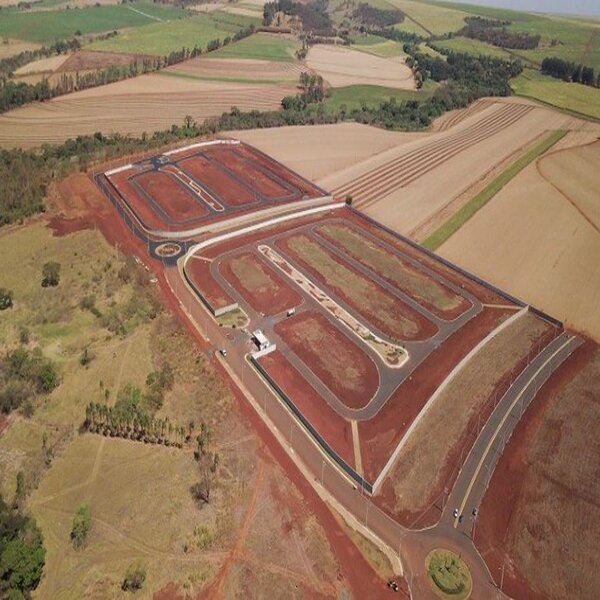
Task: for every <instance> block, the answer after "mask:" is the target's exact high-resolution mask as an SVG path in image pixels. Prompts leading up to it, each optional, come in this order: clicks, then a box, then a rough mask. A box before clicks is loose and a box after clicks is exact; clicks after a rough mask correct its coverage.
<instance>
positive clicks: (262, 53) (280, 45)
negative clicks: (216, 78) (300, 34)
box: [210, 33, 298, 62]
mask: <svg viewBox="0 0 600 600" xmlns="http://www.w3.org/2000/svg"><path fill="white" fill-rule="evenodd" d="M297 48H298V43H297V42H296V41H295V40H293V39H290V38H287V37H283V36H279V35H274V34H269V33H255V34H254V35H251V36H250V37H247V38H244V39H243V40H240V41H239V42H234V43H232V44H229V45H228V46H225V47H223V48H220V49H219V50H217V51H215V52H211V53H210V58H211V59H212V58H239V59H256V60H272V61H279V62H295V61H296V58H295V56H294V52H295V51H296V50H297Z"/></svg>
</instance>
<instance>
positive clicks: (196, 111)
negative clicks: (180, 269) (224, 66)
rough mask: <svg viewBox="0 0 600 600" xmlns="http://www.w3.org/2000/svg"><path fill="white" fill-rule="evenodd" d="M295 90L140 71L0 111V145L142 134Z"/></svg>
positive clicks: (266, 104) (259, 106)
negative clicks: (125, 77) (94, 136)
mask: <svg viewBox="0 0 600 600" xmlns="http://www.w3.org/2000/svg"><path fill="white" fill-rule="evenodd" d="M295 92H296V87H295V86H292V85H280V84H268V83H267V84H248V83H235V82H225V81H201V80H195V79H188V78H180V77H168V76H164V75H161V74H160V73H153V74H150V75H142V76H140V77H136V78H134V79H126V80H124V81H119V82H117V83H112V84H109V85H105V86H102V87H98V88H93V89H88V90H83V91H81V92H74V93H72V94H68V95H66V96H59V97H57V98H53V99H52V100H50V101H48V102H44V103H34V104H29V105H27V106H24V107H22V108H18V109H15V110H11V111H9V112H6V113H4V114H2V115H0V147H15V146H17V147H22V148H32V147H36V146H41V145H42V144H44V143H62V142H64V141H65V140H66V139H68V138H70V137H71V138H75V137H77V136H78V135H84V134H93V133H95V132H96V131H102V132H103V133H105V134H108V133H115V132H118V133H122V134H127V133H129V134H132V135H141V134H142V133H143V132H153V131H156V130H161V129H168V128H170V127H171V125H173V123H180V124H182V123H183V120H184V118H185V117H186V115H191V116H192V117H193V118H194V119H196V120H198V121H202V120H204V119H206V118H208V117H215V116H220V115H221V114H223V112H226V111H229V110H230V109H231V107H232V106H237V107H238V108H239V109H240V110H276V109H278V108H279V107H280V106H281V99H282V98H283V97H284V96H286V95H289V94H294V93H295ZM107 106H110V110H107V109H106V107H107Z"/></svg>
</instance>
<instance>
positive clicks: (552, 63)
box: [542, 58, 600, 87]
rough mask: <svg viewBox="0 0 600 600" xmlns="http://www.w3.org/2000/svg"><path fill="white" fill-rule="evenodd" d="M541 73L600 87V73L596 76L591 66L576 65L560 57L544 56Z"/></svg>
mask: <svg viewBox="0 0 600 600" xmlns="http://www.w3.org/2000/svg"><path fill="white" fill-rule="evenodd" d="M542 73H543V74H544V75H550V77H554V78H556V79H562V80H563V81H572V82H574V83H582V84H583V85H592V86H596V87H600V73H598V76H597V77H596V76H595V75H594V69H593V68H592V67H588V66H586V65H576V64H575V63H573V62H569V61H567V60H562V59H560V58H545V59H544V60H543V61H542Z"/></svg>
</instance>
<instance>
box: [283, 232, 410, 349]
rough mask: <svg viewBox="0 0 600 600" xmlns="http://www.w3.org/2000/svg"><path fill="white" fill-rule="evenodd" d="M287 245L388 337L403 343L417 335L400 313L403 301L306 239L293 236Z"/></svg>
mask: <svg viewBox="0 0 600 600" xmlns="http://www.w3.org/2000/svg"><path fill="white" fill-rule="evenodd" d="M287 244H288V246H289V248H290V250H291V251H292V252H294V253H295V254H296V255H297V256H298V257H299V258H300V260H302V261H304V262H306V263H307V264H308V265H309V266H310V267H312V268H313V269H314V270H315V271H316V272H317V273H319V274H320V275H321V276H322V277H323V280H324V282H325V286H326V287H329V288H330V289H332V290H333V291H334V292H336V293H337V294H342V296H343V297H346V298H348V299H349V301H350V303H351V304H352V306H353V307H354V308H355V309H356V310H358V311H360V312H361V314H362V315H364V316H365V317H366V318H367V320H369V316H371V320H374V321H375V322H379V323H380V324H382V325H383V326H384V327H385V328H387V330H388V331H387V332H386V333H387V334H388V335H390V332H391V334H392V337H394V338H395V339H403V338H404V337H406V336H411V335H414V334H416V333H417V331H418V325H417V323H415V322H414V321H412V320H411V319H409V318H407V317H406V316H404V315H402V314H400V313H399V311H398V304H399V303H400V301H399V300H398V299H396V298H395V297H394V296H392V295H391V294H388V293H387V292H384V290H383V289H382V288H380V287H378V286H376V285H375V284H374V283H373V282H372V281H370V280H369V279H367V278H366V277H363V276H362V275H359V274H358V273H356V272H355V271H353V270H351V269H350V268H348V267H346V266H345V265H344V264H342V263H341V262H338V260H336V259H334V258H333V256H332V255H331V254H329V252H327V251H326V250H324V249H323V247H322V246H321V245H320V244H318V243H317V242H315V241H313V240H311V239H310V238H309V237H308V236H306V235H302V234H300V235H294V236H291V237H289V238H288V239H287Z"/></svg>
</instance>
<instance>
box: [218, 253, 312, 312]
mask: <svg viewBox="0 0 600 600" xmlns="http://www.w3.org/2000/svg"><path fill="white" fill-rule="evenodd" d="M236 261H242V263H241V264H240V265H239V266H238V269H239V268H240V266H241V265H243V269H244V277H243V278H242V279H240V278H239V277H238V276H237V275H236V273H235V272H234V268H233V263H234V262H236ZM219 270H220V271H221V273H222V275H223V276H224V277H225V279H226V280H227V281H228V282H229V283H230V284H231V285H233V286H234V287H235V288H236V289H237V290H238V291H239V293H240V294H241V295H242V297H243V298H244V300H246V302H248V304H250V306H252V308H253V309H254V310H255V311H257V312H261V313H263V314H264V315H276V314H278V313H280V312H283V311H284V310H286V309H288V308H291V307H293V306H298V305H299V304H300V303H301V302H302V296H300V294H298V292H296V290H294V289H293V288H292V287H291V286H290V285H289V284H288V283H287V282H286V281H285V280H284V279H283V278H282V277H281V276H280V275H279V274H278V273H277V272H276V271H275V270H274V269H273V268H271V267H270V266H269V265H267V264H266V263H265V261H264V260H263V259H261V258H260V257H259V256H258V255H256V254H254V253H252V252H242V253H240V254H234V255H232V256H228V257H227V258H225V259H224V260H223V262H221V264H220V265H219ZM253 272H254V273H253ZM254 274H256V276H258V277H260V279H261V282H262V281H264V280H266V281H268V283H264V285H260V284H259V282H253V279H254V276H253V275H254Z"/></svg>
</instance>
